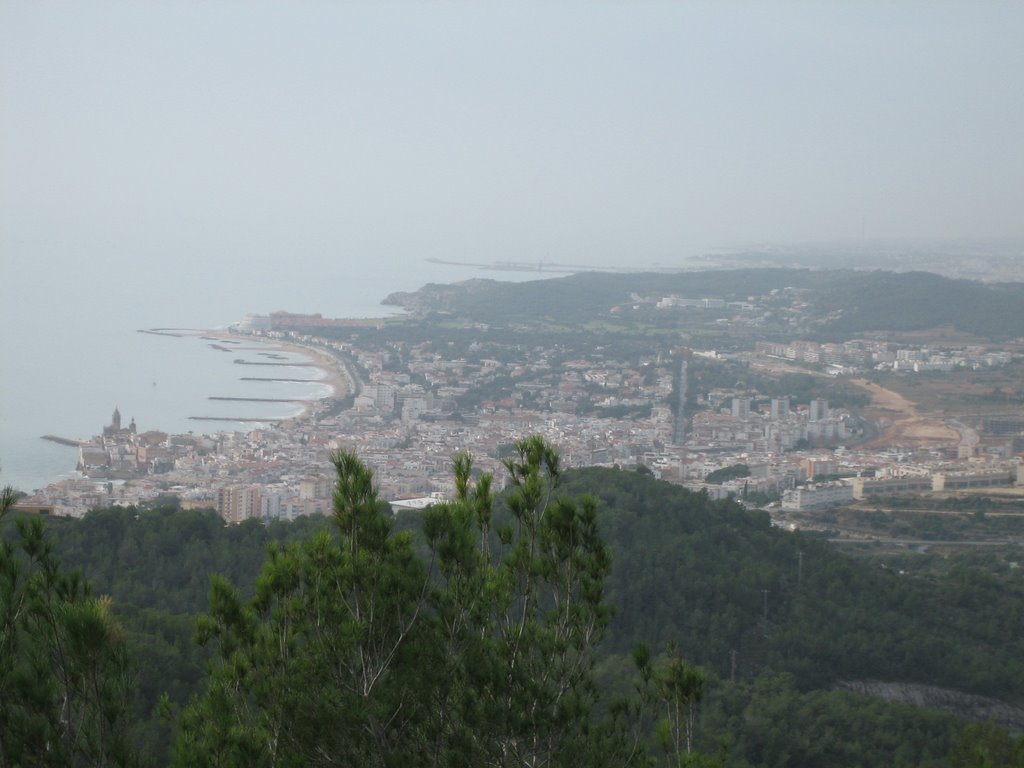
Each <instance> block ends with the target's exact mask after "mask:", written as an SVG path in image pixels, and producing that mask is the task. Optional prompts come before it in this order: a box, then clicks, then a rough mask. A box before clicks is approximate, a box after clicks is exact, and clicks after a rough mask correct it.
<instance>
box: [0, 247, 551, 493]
mask: <svg viewBox="0 0 1024 768" xmlns="http://www.w3.org/2000/svg"><path fill="white" fill-rule="evenodd" d="M18 266H19V267H20V268H21V269H20V270H19V271H18V272H16V273H15V277H14V280H13V282H14V286H15V288H18V287H20V288H21V290H20V291H14V292H12V293H9V294H8V295H9V296H13V298H10V299H8V300H7V302H6V304H5V305H4V306H3V307H2V308H0V311H2V313H3V314H2V320H3V322H2V325H0V328H2V331H3V335H2V337H0V353H2V357H0V359H3V360H4V361H5V373H4V375H3V376H0V484H3V485H7V484H10V485H13V486H15V487H16V488H18V489H20V490H25V491H31V490H34V489H37V488H40V487H42V486H44V485H46V484H48V483H51V482H54V481H56V480H59V479H62V478H64V477H69V476H72V475H73V470H74V466H75V463H76V461H77V459H78V452H77V449H75V448H69V447H65V446H61V445H58V444H55V443H51V442H48V441H45V440H42V439H40V438H41V436H42V435H45V434H53V435H59V436H62V437H68V438H83V437H89V436H92V435H95V434H98V433H99V432H100V431H101V429H102V427H103V426H104V425H106V424H108V423H109V422H110V417H111V414H112V412H113V410H114V407H115V406H117V407H118V408H119V409H120V411H121V415H122V418H123V421H124V423H125V424H127V422H128V420H129V419H131V418H134V419H135V421H136V424H137V426H138V429H139V430H148V429H159V430H162V431H165V432H174V433H177V432H189V431H193V432H195V433H197V434H198V433H204V432H205V433H209V432H213V431H216V430H219V429H232V428H243V425H241V424H238V425H233V424H231V423H221V422H203V421H194V420H190V419H189V418H188V417H189V416H233V417H237V418H239V419H257V418H261V417H263V418H272V417H283V416H288V415H292V414H294V413H295V411H296V406H295V405H293V404H287V403H239V402H224V401H211V400H209V399H208V398H209V397H210V396H220V397H272V398H307V397H320V396H323V395H324V394H325V393H326V392H327V391H328V388H327V387H326V385H324V384H318V383H316V381H315V380H314V381H310V383H296V384H288V383H269V382H251V381H241V377H243V376H267V377H284V378H304V379H305V378H310V379H312V378H313V377H315V376H316V375H317V373H316V371H315V370H314V369H311V368H308V367H294V368H291V367H255V366H241V365H236V364H234V362H233V361H234V360H235V359H236V358H239V357H245V358H247V359H251V360H259V359H261V358H260V357H259V355H258V352H257V351H255V350H248V351H245V352H244V354H239V353H236V352H235V350H232V351H231V352H222V351H218V350H216V349H214V348H213V347H211V346H210V344H211V342H209V341H207V340H203V339H201V338H199V337H198V336H196V335H191V336H186V337H182V338H175V337H169V336H157V335H153V334H146V333H138V329H140V328H163V327H175V328H200V329H213V328H223V327H226V326H227V325H229V324H231V323H233V322H236V321H238V320H241V319H242V318H243V317H244V315H245V314H247V313H261V314H265V313H268V312H271V311H274V310H276V309H287V310H289V311H293V312H321V313H322V314H324V315H325V316H334V317H370V316H381V315H383V314H387V313H389V312H391V311H394V310H389V309H387V308H385V307H382V306H381V305H380V304H379V302H380V300H381V299H382V298H384V296H386V295H387V294H388V293H391V292H392V291H396V290H415V289H416V288H419V287H420V286H422V285H424V284H425V283H428V282H454V281H457V280H463V279H467V278H470V277H493V278H496V279H502V280H516V279H531V278H536V277H537V275H535V274H534V275H530V274H525V275H517V274H514V273H506V272H480V271H477V270H474V269H472V268H469V267H452V266H441V265H432V264H429V263H424V262H422V261H414V262H412V263H410V264H409V265H406V266H405V267H404V268H402V269H399V268H397V267H396V266H395V265H392V264H388V263H387V262H386V261H380V260H378V261H377V262H373V263H369V264H364V263H360V264H358V265H345V264H343V263H339V264H338V265H337V271H336V272H334V273H332V270H331V269H327V270H325V269H324V268H323V266H322V265H321V266H319V267H318V269H319V270H320V273H321V275H320V279H318V278H317V277H316V276H315V275H312V274H310V273H308V272H307V271H304V270H303V269H302V267H303V265H302V263H301V262H296V263H295V264H293V265H291V266H292V268H291V269H288V270H285V269H282V270H280V272H279V273H278V274H277V275H276V276H275V277H271V276H269V275H267V274H265V272H266V268H264V270H263V271H262V272H259V273H257V274H256V275H255V276H252V275H247V274H246V273H245V272H240V271H237V270H224V272H223V274H218V272H217V268H216V266H213V267H211V269H210V270H209V272H208V273H206V274H205V275H203V276H202V277H197V276H195V275H184V274H178V273H173V272H169V273H167V274H166V275H165V276H164V277H163V278H159V277H157V276H151V278H150V279H151V280H152V282H151V283H143V282H141V281H140V280H139V279H138V278H136V279H135V280H132V279H131V278H130V277H126V276H124V275H122V274H120V273H118V274H117V275H113V274H112V271H111V270H109V269H104V268H102V267H101V268H98V269H96V270H95V271H92V270H82V271H81V272H80V273H77V274H75V275H71V276H69V275H58V276H52V275H47V274H46V269H45V260H37V261H33V260H31V259H29V258H28V257H27V256H26V255H25V254H22V260H21V263H20V264H19V265H18ZM5 277H6V275H5ZM19 284H20V285H19ZM8 287H9V284H8ZM228 346H231V345H228ZM245 346H247V347H251V346H253V345H252V344H248V343H247V344H245ZM263 359H265V358H263ZM293 360H294V361H295V362H301V359H299V358H293Z"/></svg>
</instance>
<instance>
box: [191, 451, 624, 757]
mask: <svg viewBox="0 0 1024 768" xmlns="http://www.w3.org/2000/svg"><path fill="white" fill-rule="evenodd" d="M333 461H334V467H335V471H336V476H337V481H336V486H335V493H334V531H333V532H321V533H318V534H316V535H315V536H314V537H313V538H312V539H310V540H308V541H306V542H303V543H298V544H293V545H291V546H289V547H285V548H281V547H274V548H271V550H270V556H269V560H268V562H267V564H266V565H265V566H264V568H263V571H262V572H261V574H260V576H259V578H258V580H257V586H256V594H255V596H254V597H253V598H252V599H251V600H248V601H243V600H242V599H241V598H240V596H239V593H238V591H237V589H236V588H235V587H234V586H233V585H231V584H230V583H229V582H228V581H227V580H226V579H223V578H218V579H216V580H215V581H214V583H213V586H212V588H211V591H210V609H209V613H208V614H207V615H206V616H205V617H203V619H202V620H201V623H200V635H201V638H202V639H203V640H207V641H209V640H216V641H217V644H218V646H219V652H220V654H219V659H218V661H217V662H216V663H215V665H214V666H213V669H212V672H211V675H210V678H209V680H208V684H207V689H206V691H205V693H204V694H203V695H202V696H201V697H200V698H198V699H197V700H196V701H194V702H193V704H192V705H191V706H190V707H189V709H188V711H187V712H186V713H185V716H184V719H183V729H182V734H181V737H180V739H179V741H178V743H177V745H176V748H175V754H174V761H175V763H176V764H179V765H185V764H188V765H243V764H244V765H247V766H248V765H268V766H269V765H274V766H291V765H352V766H356V765H358V766H391V765H403V766H409V765H424V766H433V765H445V766H519V765H522V766H527V765H530V766H532V765H552V766H557V765H576V764H579V762H578V761H579V760H580V759H581V756H582V755H584V754H591V755H592V757H593V760H594V761H595V762H592V763H590V764H594V765H599V764H601V762H602V761H604V760H607V759H608V758H609V753H608V751H607V749H604V748H602V749H601V750H600V751H598V750H596V749H595V748H594V744H595V742H596V741H598V740H599V739H598V737H597V736H596V735H595V733H594V732H593V731H592V730H591V728H590V725H591V721H590V718H589V714H590V711H591V706H592V704H593V702H594V699H595V697H596V689H595V688H594V686H593V684H592V669H593V654H594V648H595V645H596V643H597V642H598V641H599V639H600V637H601V633H602V631H603V628H604V626H605V624H606V623H607V620H608V609H607V607H606V606H605V604H604V595H603V583H604V578H605V576H606V575H607V573H608V570H609V567H610V556H609V553H608V549H607V547H606V546H605V544H604V543H603V542H602V540H601V538H600V536H599V534H598V530H597V521H596V506H595V503H594V502H593V500H590V499H582V500H579V501H576V500H570V499H565V498H561V497H559V496H557V495H556V489H557V486H558V482H559V478H560V468H559V461H558V454H557V452H556V451H555V450H554V449H553V448H552V447H551V446H549V445H548V444H546V443H545V442H544V441H543V440H541V439H540V438H537V437H535V438H529V439H527V440H523V441H520V442H518V443H516V450H515V452H514V454H513V455H511V456H509V457H508V458H507V459H506V461H505V467H506V469H507V470H508V472H509V475H510V478H511V484H512V486H513V490H512V492H511V493H510V494H509V495H508V497H507V504H508V508H509V510H510V513H511V520H512V522H510V523H508V524H504V525H501V526H499V527H498V529H497V530H492V516H493V510H494V495H493V493H492V490H491V489H492V483H493V480H492V478H491V476H490V475H483V476H481V477H480V478H479V479H478V480H477V481H476V482H475V483H474V482H472V481H471V469H472V461H471V459H470V457H468V456H466V455H460V456H457V457H456V458H455V482H456V487H457V489H458V492H457V497H456V499H455V500H454V501H452V502H451V503H447V504H441V505H437V506H435V507H433V508H431V509H430V510H429V511H428V512H427V513H425V515H424V521H423V528H424V536H425V539H426V542H427V545H428V547H429V559H428V561H427V562H424V561H423V560H421V559H419V558H418V557H417V554H416V552H415V548H414V545H413V539H412V537H411V536H410V535H408V534H396V533H395V532H394V531H393V526H392V520H391V517H390V513H389V512H388V511H387V506H386V505H385V504H383V503H382V502H381V501H380V500H379V499H378V498H377V495H376V491H375V489H374V486H373V477H372V473H371V471H370V470H369V469H368V468H367V467H366V466H365V465H363V464H362V463H361V462H360V461H359V459H358V458H357V457H356V456H355V455H354V454H351V453H347V452H340V453H338V454H336V455H335V456H334V460H333ZM588 750H592V751H590V752H588ZM620 764H621V763H620Z"/></svg>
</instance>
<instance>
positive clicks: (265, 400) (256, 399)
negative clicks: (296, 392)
mask: <svg viewBox="0 0 1024 768" xmlns="http://www.w3.org/2000/svg"><path fill="white" fill-rule="evenodd" d="M206 399H207V400H232V401H235V402H239V403H306V402H309V401H308V400H301V399H300V400H296V399H295V398H294V397H217V396H216V395H210V396H209V397H208V398H206Z"/></svg>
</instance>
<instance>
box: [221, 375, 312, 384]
mask: <svg viewBox="0 0 1024 768" xmlns="http://www.w3.org/2000/svg"><path fill="white" fill-rule="evenodd" d="M238 380H239V381H284V382H288V383H290V384H323V383H324V382H323V381H322V380H321V379H283V378H276V377H274V376H242V377H240V378H239V379H238Z"/></svg>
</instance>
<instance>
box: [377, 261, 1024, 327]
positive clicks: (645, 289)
mask: <svg viewBox="0 0 1024 768" xmlns="http://www.w3.org/2000/svg"><path fill="white" fill-rule="evenodd" d="M786 288H794V289H799V290H800V291H801V301H802V302H805V303H806V311H807V314H808V317H809V320H810V321H811V323H810V325H811V327H812V328H813V329H814V331H815V332H816V333H820V334H826V335H829V334H831V335H845V334H857V333H863V332H865V331H872V330H899V331H909V330H924V329H930V328H935V327H939V326H951V327H954V328H956V329H957V330H959V331H963V332H966V333H973V334H977V335H980V336H986V337H994V338H1007V337H1017V336H1022V335H1024V313H1022V312H1021V311H1020V307H1021V306H1022V305H1024V283H1003V284H987V283H980V282H975V281H970V280H955V279H951V278H947V277H942V276H940V275H935V274H931V273H927V272H885V271H872V272H857V271H853V270H807V269H738V270H709V271H700V272H681V273H637V274H609V273H599V272H592V273H582V274H576V275H570V276H568V277H562V278H555V279H548V280H536V281H529V282H522V283H506V282H500V281H496V280H469V281H466V282H464V283H456V284H452V285H442V284H430V285H427V286H424V287H423V288H421V289H420V290H419V291H416V292H414V293H398V294H392V295H391V296H388V297H387V298H386V299H385V300H384V303H386V304H394V305H400V306H405V307H406V308H408V309H410V310H413V311H416V312H420V313H430V312H437V311H441V312H450V313H454V314H456V315H458V316H460V317H464V318H466V319H468V320H472V321H475V322H482V323H491V324H503V323H510V322H512V323H514V322H519V323H525V322H537V321H540V322H545V323H549V324H553V325H558V324H575V323H586V322H589V321H594V320H606V319H607V318H608V316H609V312H610V311H611V310H612V309H613V308H616V307H617V308H619V309H620V310H621V309H622V308H628V307H631V306H633V305H634V304H635V302H636V296H645V295H651V294H656V295H660V296H665V295H668V294H675V295H679V296H684V297H690V298H702V297H715V298H721V299H725V300H727V301H734V300H743V301H745V300H746V299H747V298H748V297H750V296H764V295H767V294H769V293H771V292H772V291H773V290H779V291H781V290H783V289H786Z"/></svg>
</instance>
